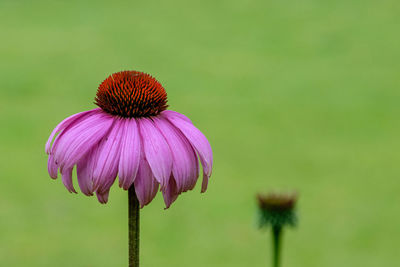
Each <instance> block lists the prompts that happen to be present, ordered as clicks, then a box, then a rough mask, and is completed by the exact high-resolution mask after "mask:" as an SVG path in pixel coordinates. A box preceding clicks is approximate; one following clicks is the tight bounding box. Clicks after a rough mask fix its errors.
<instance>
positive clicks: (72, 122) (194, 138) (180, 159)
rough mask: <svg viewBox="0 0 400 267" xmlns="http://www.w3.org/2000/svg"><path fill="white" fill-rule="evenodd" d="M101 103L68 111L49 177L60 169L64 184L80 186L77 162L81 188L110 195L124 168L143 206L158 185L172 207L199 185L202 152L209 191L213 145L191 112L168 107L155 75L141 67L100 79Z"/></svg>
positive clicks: (52, 147) (52, 149) (52, 150)
mask: <svg viewBox="0 0 400 267" xmlns="http://www.w3.org/2000/svg"><path fill="white" fill-rule="evenodd" d="M95 103H96V104H97V105H98V106H99V107H100V108H95V109H93V110H89V111H84V112H81V113H78V114H75V115H72V116H70V117H68V118H66V119H65V120H63V121H62V122H61V123H60V124H58V125H57V127H56V128H55V129H54V130H53V132H52V133H51V135H50V137H49V140H48V141H47V143H46V153H47V154H48V155H49V159H48V171H49V174H50V177H52V178H54V179H56V178H57V174H58V171H60V173H61V176H62V182H63V183H64V185H65V187H66V188H67V189H68V190H69V191H70V192H75V193H76V191H75V188H74V186H73V183H72V170H73V168H74V167H75V166H76V170H77V178H78V179H77V180H78V184H79V187H80V189H81V191H82V192H83V193H84V194H85V195H88V196H91V195H93V193H96V195H97V198H98V200H99V201H100V202H101V203H106V202H107V200H108V194H109V191H110V187H111V186H112V185H113V183H114V181H115V179H116V177H117V176H118V177H119V186H120V187H121V188H123V189H125V190H128V189H129V188H130V187H131V186H134V187H135V191H136V195H137V197H138V200H139V202H140V205H141V207H143V206H144V205H147V204H149V203H150V202H151V201H152V200H153V198H154V197H155V195H156V193H157V191H158V189H160V190H161V192H162V194H163V197H164V202H165V204H166V207H167V208H168V207H169V206H170V205H171V204H172V203H173V202H174V201H175V200H176V198H177V197H178V195H179V194H181V193H182V192H186V191H188V190H192V189H193V188H194V186H195V185H196V182H197V178H198V175H199V158H200V162H201V164H202V167H203V183H202V188H201V191H202V192H205V191H206V189H207V185H208V179H209V178H210V176H211V171H212V161H213V158H212V150H211V146H210V144H209V142H208V141H207V139H206V137H205V136H204V135H203V134H202V133H201V132H200V131H199V130H198V129H197V128H196V127H195V126H194V125H193V124H192V122H191V121H190V120H189V119H188V118H187V117H186V116H184V115H182V114H180V113H178V112H175V111H171V110H166V108H167V94H166V92H165V90H164V88H163V87H162V85H161V84H160V83H159V82H158V81H157V80H156V79H154V78H153V77H152V76H150V75H148V74H145V73H142V72H137V71H122V72H118V73H114V74H112V75H110V76H109V77H108V78H107V79H105V80H104V81H103V82H102V83H101V84H100V86H99V89H98V91H97V95H96V99H95ZM56 134H58V135H57V136H56ZM54 137H55V138H54ZM53 139H54V142H52V141H53Z"/></svg>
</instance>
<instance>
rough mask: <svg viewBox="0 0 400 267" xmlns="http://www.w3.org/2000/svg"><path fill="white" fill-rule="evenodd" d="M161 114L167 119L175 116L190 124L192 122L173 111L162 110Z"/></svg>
mask: <svg viewBox="0 0 400 267" xmlns="http://www.w3.org/2000/svg"><path fill="white" fill-rule="evenodd" d="M161 114H163V115H164V116H166V117H168V116H170V117H174V116H175V117H178V118H181V119H182V120H184V121H187V122H189V123H192V121H191V120H190V119H189V118H188V117H186V116H185V115H183V114H182V113H179V112H176V111H173V110H164V111H163V112H161Z"/></svg>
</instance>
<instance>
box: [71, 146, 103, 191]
mask: <svg viewBox="0 0 400 267" xmlns="http://www.w3.org/2000/svg"><path fill="white" fill-rule="evenodd" d="M97 152H98V145H95V146H94V147H93V148H92V149H90V150H89V152H88V153H86V155H85V156H83V157H82V158H81V159H80V160H79V161H78V163H77V164H76V172H77V176H78V184H79V187H80V188H81V191H82V193H84V194H85V195H87V196H93V192H94V184H93V170H94V167H95V161H96V159H97Z"/></svg>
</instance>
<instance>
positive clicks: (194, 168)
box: [153, 117, 199, 193]
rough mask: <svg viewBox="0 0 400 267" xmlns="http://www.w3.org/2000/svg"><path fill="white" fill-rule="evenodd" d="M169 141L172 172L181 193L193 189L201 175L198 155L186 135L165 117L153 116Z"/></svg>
mask: <svg viewBox="0 0 400 267" xmlns="http://www.w3.org/2000/svg"><path fill="white" fill-rule="evenodd" d="M153 120H154V123H155V125H156V126H157V128H158V129H159V130H160V131H161V133H162V134H163V136H164V138H165V140H166V141H167V143H168V145H169V147H170V150H171V154H172V158H173V163H172V174H173V177H174V179H175V182H176V187H177V190H178V192H179V193H181V192H183V191H187V190H190V189H193V187H194V186H195V185H196V181H197V177H198V176H199V167H198V159H197V155H196V153H195V152H194V150H193V148H192V146H191V144H190V143H189V142H188V141H187V139H186V137H185V136H184V135H182V133H181V132H180V131H179V130H178V129H176V128H175V126H173V125H172V124H171V123H170V122H169V121H168V120H167V119H165V118H164V117H161V118H153Z"/></svg>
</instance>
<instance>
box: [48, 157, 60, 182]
mask: <svg viewBox="0 0 400 267" xmlns="http://www.w3.org/2000/svg"><path fill="white" fill-rule="evenodd" d="M47 170H48V172H49V175H50V177H51V178H53V179H57V172H58V166H57V165H56V163H55V162H54V158H53V155H51V154H50V155H49V160H48V162H47Z"/></svg>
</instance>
